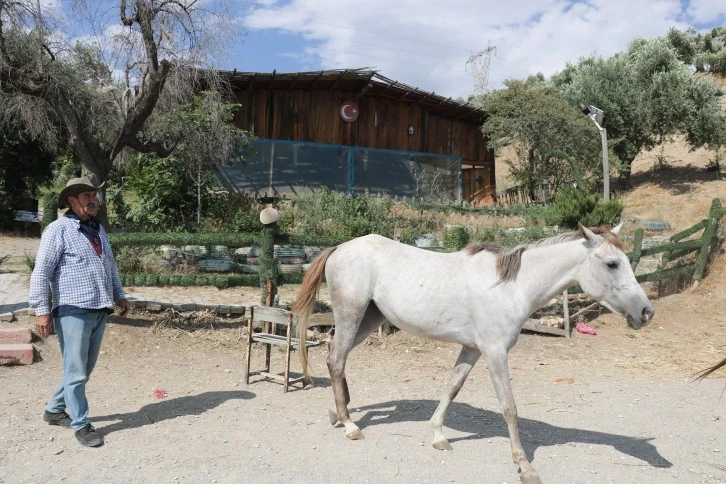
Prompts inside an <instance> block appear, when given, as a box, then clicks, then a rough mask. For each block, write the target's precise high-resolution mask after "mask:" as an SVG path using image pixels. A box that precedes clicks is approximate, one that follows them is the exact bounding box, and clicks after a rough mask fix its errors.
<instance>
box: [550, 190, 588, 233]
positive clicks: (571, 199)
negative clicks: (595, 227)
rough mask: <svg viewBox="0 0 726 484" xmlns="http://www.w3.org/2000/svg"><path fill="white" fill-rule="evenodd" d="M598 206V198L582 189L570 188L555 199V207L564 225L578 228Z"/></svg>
mask: <svg viewBox="0 0 726 484" xmlns="http://www.w3.org/2000/svg"><path fill="white" fill-rule="evenodd" d="M596 206H597V197H596V196H595V195H593V194H591V193H589V192H588V191H586V190H584V189H582V188H572V187H568V188H566V189H564V190H562V191H561V192H560V193H558V194H557V196H556V197H555V203H554V207H555V209H556V210H557V212H558V213H559V215H560V217H561V218H562V224H563V225H565V226H567V227H570V228H576V227H577V223H578V222H580V221H582V220H584V219H585V217H587V215H588V214H590V212H592V211H593V210H594V209H595V207H596Z"/></svg>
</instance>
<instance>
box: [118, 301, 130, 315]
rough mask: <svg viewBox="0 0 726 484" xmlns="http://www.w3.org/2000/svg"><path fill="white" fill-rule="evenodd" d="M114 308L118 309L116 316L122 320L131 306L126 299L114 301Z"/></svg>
mask: <svg viewBox="0 0 726 484" xmlns="http://www.w3.org/2000/svg"><path fill="white" fill-rule="evenodd" d="M116 306H118V308H119V309H120V310H121V312H119V313H118V315H119V316H121V317H122V318H123V317H124V316H126V313H128V312H129V309H131V305H130V304H129V302H128V301H127V300H126V299H119V300H118V301H116Z"/></svg>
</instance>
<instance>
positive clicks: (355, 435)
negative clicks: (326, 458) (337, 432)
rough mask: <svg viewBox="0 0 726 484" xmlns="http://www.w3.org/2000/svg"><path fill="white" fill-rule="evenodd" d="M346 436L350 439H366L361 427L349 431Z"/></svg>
mask: <svg viewBox="0 0 726 484" xmlns="http://www.w3.org/2000/svg"><path fill="white" fill-rule="evenodd" d="M345 436H346V437H348V439H349V440H362V439H365V437H364V436H363V432H361V431H360V429H355V430H353V431H352V432H347V433H346V434H345Z"/></svg>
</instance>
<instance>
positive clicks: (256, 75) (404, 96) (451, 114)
mask: <svg viewBox="0 0 726 484" xmlns="http://www.w3.org/2000/svg"><path fill="white" fill-rule="evenodd" d="M220 74H221V75H222V76H223V77H226V78H227V79H228V80H229V82H230V84H231V85H232V87H233V88H235V89H240V90H245V89H260V88H264V89H288V90H292V89H302V90H312V89H324V90H336V91H347V92H350V93H352V94H355V95H358V96H373V97H381V98H387V99H393V100H400V101H404V102H411V103H414V104H420V105H422V106H423V107H424V109H426V110H427V111H429V112H431V113H434V114H438V115H441V116H445V117H448V118H454V119H461V120H465V121H470V122H474V123H481V122H483V120H484V117H485V114H484V111H482V110H481V109H480V108H478V107H476V106H474V105H473V104H471V103H470V102H466V103H461V102H459V101H456V100H454V99H452V98H451V97H449V98H446V97H444V96H439V95H438V94H436V93H435V92H427V91H422V90H421V89H419V88H417V87H412V86H409V85H407V84H403V83H401V82H398V81H394V80H392V79H389V78H387V77H385V76H382V75H381V74H379V73H378V71H376V70H374V69H370V68H361V69H335V70H327V71H312V72H277V71H272V72H237V70H234V71H221V72H220Z"/></svg>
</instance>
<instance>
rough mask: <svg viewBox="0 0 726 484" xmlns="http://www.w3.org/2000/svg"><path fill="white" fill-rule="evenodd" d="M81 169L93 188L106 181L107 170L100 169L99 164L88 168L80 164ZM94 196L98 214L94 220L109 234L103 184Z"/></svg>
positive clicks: (109, 228)
mask: <svg viewBox="0 0 726 484" xmlns="http://www.w3.org/2000/svg"><path fill="white" fill-rule="evenodd" d="M109 165H110V161H109ZM81 167H82V171H81V173H82V174H83V176H87V177H88V178H89V179H90V180H91V183H93V184H94V185H95V186H98V185H100V184H101V183H103V182H105V181H106V180H107V179H108V172H109V170H106V169H103V168H102V167H100V166H99V163H93V164H91V165H90V166H89V165H87V164H85V163H81ZM96 196H97V198H98V213H97V214H96V219H97V220H98V221H99V223H100V224H101V225H103V228H104V229H106V230H107V231H109V232H110V231H111V227H110V226H109V223H108V205H107V204H106V185H105V184H104V186H102V187H101V188H100V189H99V190H98V192H97V195H96Z"/></svg>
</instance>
